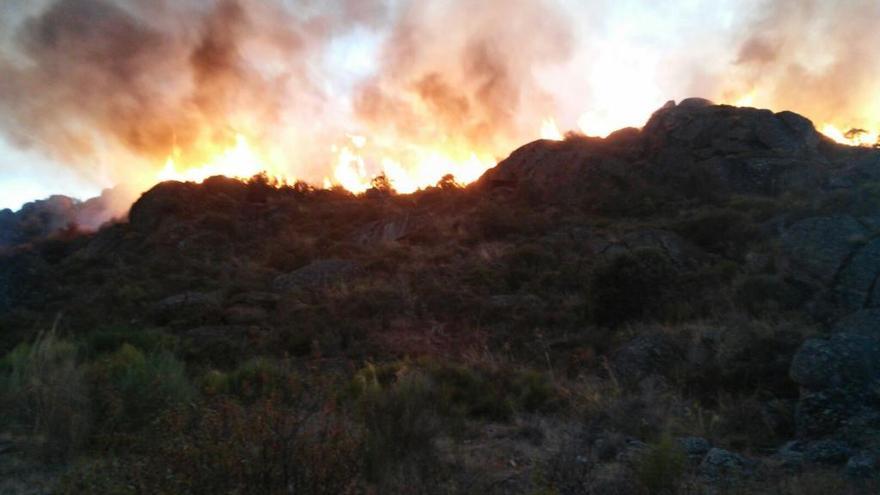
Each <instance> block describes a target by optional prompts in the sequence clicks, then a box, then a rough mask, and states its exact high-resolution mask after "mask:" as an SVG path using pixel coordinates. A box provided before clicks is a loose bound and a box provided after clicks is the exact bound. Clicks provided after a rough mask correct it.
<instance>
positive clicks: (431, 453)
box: [355, 366, 440, 486]
mask: <svg viewBox="0 0 880 495" xmlns="http://www.w3.org/2000/svg"><path fill="white" fill-rule="evenodd" d="M382 371H383V370H382V369H381V368H380V369H377V368H375V367H373V366H368V367H367V368H366V369H364V370H362V371H361V372H360V373H358V376H357V377H356V379H355V391H356V393H358V394H359V399H358V406H359V407H358V409H359V411H360V415H361V418H362V421H363V423H364V426H365V431H366V438H365V445H364V455H365V457H364V460H365V467H366V474H367V477H368V479H369V480H371V481H373V482H377V483H380V484H384V485H386V486H394V485H399V484H402V483H406V482H407V481H408V480H409V481H411V480H419V484H422V483H424V482H425V480H426V479H427V478H430V477H431V476H432V475H433V474H434V472H433V471H434V467H435V466H436V464H437V462H436V452H435V449H434V445H433V440H434V437H435V436H436V435H437V434H438V433H439V430H440V423H439V417H438V411H437V402H436V400H435V397H436V394H435V391H434V389H433V384H432V383H431V381H430V379H429V378H428V377H427V376H426V375H425V374H424V373H422V372H419V371H410V370H406V369H403V370H401V371H399V376H398V377H397V380H396V381H395V382H394V383H390V384H387V385H383V381H384V380H383V376H382V374H383V373H382Z"/></svg>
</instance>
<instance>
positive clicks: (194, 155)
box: [0, 0, 880, 203]
mask: <svg viewBox="0 0 880 495" xmlns="http://www.w3.org/2000/svg"><path fill="white" fill-rule="evenodd" d="M0 8H2V12H3V15H2V16H0V74H2V77H0V133H2V135H3V136H4V137H5V139H6V140H8V141H10V142H12V143H13V144H15V145H16V146H19V147H22V148H27V149H31V150H36V151H38V152H40V153H42V154H44V155H46V156H48V157H50V158H51V159H52V160H54V161H55V162H56V163H58V164H60V165H61V166H64V167H68V168H70V169H73V170H75V171H76V172H77V173H78V174H79V175H80V176H82V177H84V178H85V179H87V180H88V181H90V182H92V183H94V184H96V185H99V186H111V185H114V184H127V185H129V186H130V187H131V188H132V190H134V191H142V190H144V189H146V188H147V187H149V186H151V185H152V184H153V183H155V182H156V180H157V177H158V172H159V170H160V169H161V168H162V167H163V164H164V161H165V159H166V158H168V157H169V156H170V155H172V154H173V155H174V156H175V157H176V159H177V160H178V161H179V162H180V163H185V164H198V163H202V162H205V161H207V160H209V159H210V158H211V156H212V155H215V154H216V153H217V151H218V150H222V149H224V148H227V147H231V146H233V145H234V144H235V143H236V139H237V137H238V136H239V135H245V136H247V138H248V140H249V141H250V143H251V145H252V146H253V147H254V148H256V149H258V150H260V151H261V153H262V155H261V158H262V159H264V160H265V161H267V162H269V165H271V166H272V167H273V168H274V169H275V170H276V171H280V172H283V173H284V174H285V175H287V176H288V177H292V178H296V179H305V180H308V181H311V182H313V183H317V184H321V183H323V182H325V178H326V179H328V180H329V181H330V182H337V179H338V180H339V181H340V182H342V179H344V178H347V179H352V174H355V175H357V174H360V176H359V177H354V179H352V180H363V179H364V177H367V181H368V178H369V176H370V175H373V174H378V173H379V172H381V171H383V170H386V171H388V170H391V169H394V170H398V169H402V170H404V171H409V172H412V174H411V177H409V178H410V179H412V180H413V181H415V182H414V183H417V184H419V185H425V184H428V183H430V181H431V180H433V179H432V178H433V177H434V176H435V175H438V176H439V175H442V173H443V172H444V171H445V170H440V168H443V167H444V166H445V162H444V160H452V161H457V162H467V163H471V162H468V160H469V159H470V158H471V157H473V158H474V160H475V161H474V164H473V167H475V168H474V169H473V170H472V171H473V172H475V174H476V175H478V174H479V172H481V171H482V169H483V168H485V167H486V166H489V165H491V163H492V161H494V160H495V159H497V158H502V157H504V156H505V155H506V154H507V153H509V152H510V151H511V150H512V149H513V148H514V147H516V146H518V145H520V144H523V143H524V142H526V141H529V140H532V139H535V138H537V137H538V133H539V130H540V127H541V122H542V120H544V119H547V118H549V117H555V118H557V119H558V121H559V123H560V126H561V128H562V130H565V129H568V128H577V127H578V126H579V125H580V126H581V127H582V128H583V129H584V130H585V131H586V132H596V133H600V134H601V133H606V132H608V131H610V130H612V128H613V127H615V126H623V125H640V124H641V123H642V122H644V119H645V118H647V116H648V115H649V114H650V113H651V111H652V110H654V109H655V108H656V107H657V106H659V105H662V103H663V102H664V101H665V100H667V99H670V98H683V97H686V96H704V97H708V98H710V99H713V100H715V101H719V102H728V103H733V102H745V103H751V104H753V105H755V106H765V107H769V108H773V109H777V110H783V109H789V110H794V111H797V112H800V113H803V114H805V115H807V116H808V117H810V118H812V119H814V120H816V121H817V123H820V122H831V123H835V124H837V125H839V126H847V125H852V126H862V127H880V122H878V121H880V99H878V98H877V97H876V96H877V95H878V94H880V91H878V89H880V88H878V82H877V81H880V63H878V62H877V60H878V58H877V57H876V50H877V48H876V47H877V46H880V29H877V26H880V3H878V2H876V1H875V0H840V1H836V2H824V1H820V0H718V2H712V3H711V4H710V3H707V4H706V5H700V4H699V3H695V2H691V1H684V0H680V1H675V2H649V1H647V0H629V1H625V2H619V1H613V0H596V1H593V2H579V1H576V0H487V1H472V0H418V1H416V0H320V1H319V0H301V1H290V0H273V1H268V0H0ZM744 97H747V98H744ZM579 117H580V118H579ZM615 117H620V118H615ZM364 138H366V139H364ZM364 143H366V144H364ZM355 146H356V147H357V150H355V151H356V152H357V154H358V157H357V159H352V158H351V155H352V154H351V153H349V154H345V153H340V150H347V149H348V148H351V149H354V147H355ZM426 163H427V164H428V165H427V168H425V169H424V170H422V169H419V167H420V166H424V164H426ZM3 166H5V165H0V167H3ZM467 166H471V165H467ZM481 167H482V168H481ZM429 169H430V170H429ZM461 171H464V172H467V170H466V169H465V168H461V167H460V168H459V169H457V170H456V173H458V172H461ZM2 172H3V170H2V169H0V174H2ZM405 175H406V174H403V175H402V176H405ZM392 178H394V177H392ZM405 178H406V177H405ZM463 178H464V179H471V178H475V177H474V176H469V177H463ZM122 203H125V201H123V202H122Z"/></svg>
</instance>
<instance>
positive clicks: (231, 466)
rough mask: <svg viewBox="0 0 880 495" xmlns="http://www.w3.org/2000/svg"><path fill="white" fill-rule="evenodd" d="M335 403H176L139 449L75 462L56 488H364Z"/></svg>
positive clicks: (357, 443) (348, 430)
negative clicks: (305, 406) (315, 406)
mask: <svg viewBox="0 0 880 495" xmlns="http://www.w3.org/2000/svg"><path fill="white" fill-rule="evenodd" d="M333 411H334V407H333V405H332V404H326V405H325V406H324V407H322V408H321V410H319V411H304V410H301V409H294V408H293V407H291V406H287V405H283V404H282V403H281V402H280V401H279V400H277V399H264V400H259V401H257V402H255V403H253V404H249V405H242V404H240V403H238V402H237V401H235V400H234V399H232V398H230V397H218V398H216V399H214V400H212V401H210V402H209V403H207V404H204V405H201V406H200V407H198V408H176V409H173V410H170V411H169V412H168V413H167V414H164V415H163V417H162V419H161V422H160V423H159V424H157V425H156V428H155V429H154V430H152V433H153V436H152V437H151V439H150V440H151V441H150V446H151V447H150V448H149V449H148V450H147V451H146V452H144V453H143V454H142V455H141V456H139V457H136V458H133V457H126V458H123V459H122V460H121V461H120V462H112V461H106V460H105V461H99V462H97V463H91V464H89V463H86V464H84V465H80V466H77V467H76V468H75V469H73V470H72V471H71V472H69V473H68V474H67V475H66V476H65V479H64V480H62V486H61V487H60V489H59V490H58V491H59V493H71V494H73V493H120V494H123V493H191V494H217V493H267V494H275V493H277V494H281V493H309V494H316V495H322V494H326V495H336V494H350V493H362V491H357V488H358V484H359V482H360V479H361V473H362V468H361V466H362V463H361V456H360V453H361V439H360V435H359V434H358V432H357V431H356V430H355V429H354V428H353V427H352V426H351V424H350V422H348V421H347V420H346V419H345V418H343V417H340V416H339V415H338V414H336V413H334V412H333Z"/></svg>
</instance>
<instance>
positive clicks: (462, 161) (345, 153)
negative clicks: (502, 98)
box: [324, 135, 496, 193]
mask: <svg viewBox="0 0 880 495" xmlns="http://www.w3.org/2000/svg"><path fill="white" fill-rule="evenodd" d="M370 144H371V143H370V141H369V139H368V138H366V137H364V136H357V135H350V136H349V143H348V144H345V145H343V146H333V147H332V148H331V152H333V153H334V154H335V156H336V159H335V166H334V167H333V177H326V178H325V179H324V186H325V187H326V186H328V185H331V186H332V185H338V186H342V187H343V188H345V189H347V190H349V191H351V192H354V193H360V192H364V191H366V190H367V189H369V188H370V187H372V182H373V179H374V177H375V174H370V173H369V172H368V171H369V170H370V169H371V168H373V169H374V168H375V167H370V166H369V165H370V164H371V162H376V163H377V164H378V165H379V168H380V170H381V174H383V175H384V176H385V178H387V179H388V181H389V182H390V184H391V186H392V187H393V188H394V189H395V190H396V191H397V192H401V193H411V192H415V191H417V190H419V189H421V188H424V187H427V186H432V185H434V184H436V183H438V182H439V181H440V179H442V178H443V176H445V175H447V174H452V175H453V176H454V177H455V179H456V181H458V182H459V183H463V184H467V183H470V182H473V181H475V180H477V179H478V178H479V177H480V176H481V175H482V174H483V172H485V171H486V170H488V169H489V168H491V167H493V166H494V165H495V163H496V160H495V159H494V158H492V157H489V156H481V155H480V154H478V153H477V152H473V151H470V150H467V149H466V148H464V147H457V146H452V145H446V146H440V147H438V148H436V149H429V148H423V147H417V146H408V147H404V148H403V149H401V150H398V151H397V152H392V151H390V150H384V149H381V146H378V145H377V146H371V145H370Z"/></svg>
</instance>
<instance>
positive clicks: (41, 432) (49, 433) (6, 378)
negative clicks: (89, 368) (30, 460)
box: [0, 332, 90, 459]
mask: <svg viewBox="0 0 880 495" xmlns="http://www.w3.org/2000/svg"><path fill="white" fill-rule="evenodd" d="M87 392H88V390H87V387H86V383H85V379H84V373H83V369H82V368H81V367H80V366H79V365H78V364H77V361H76V346H74V345H73V344H72V343H70V342H67V341H65V340H60V339H58V338H57V337H56V336H55V333H54V332H48V333H45V334H41V335H40V336H38V337H37V339H36V341H35V342H34V343H33V344H20V345H19V346H18V347H16V348H15V349H13V350H12V351H11V352H10V353H9V354H7V355H6V356H5V357H4V358H3V360H2V361H0V404H2V406H3V410H4V411H6V414H7V415H6V417H5V418H3V419H5V420H7V421H9V423H10V424H9V425H8V426H10V427H12V428H13V429H15V430H19V431H21V432H22V433H25V434H26V435H28V436H29V440H30V441H31V445H30V447H33V448H34V449H35V453H36V454H38V455H40V456H42V457H44V458H47V459H65V458H68V457H69V456H71V455H72V454H73V453H74V452H75V451H76V449H77V448H78V447H80V446H81V445H82V444H83V443H84V442H85V441H86V439H87V437H88V432H89V426H90V421H89V412H90V411H89V405H90V404H89V399H88V393H87Z"/></svg>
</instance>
